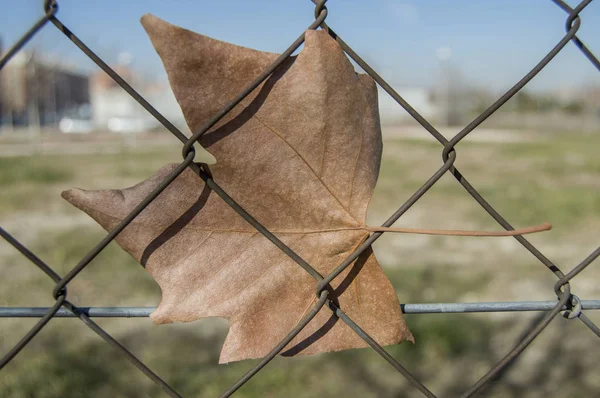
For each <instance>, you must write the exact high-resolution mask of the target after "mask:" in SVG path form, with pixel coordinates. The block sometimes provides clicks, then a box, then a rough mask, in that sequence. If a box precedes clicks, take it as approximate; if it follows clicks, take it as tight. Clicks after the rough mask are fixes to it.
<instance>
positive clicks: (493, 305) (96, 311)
mask: <svg viewBox="0 0 600 398" xmlns="http://www.w3.org/2000/svg"><path fill="white" fill-rule="evenodd" d="M555 305H556V301H505V302H489V303H420V304H401V307H402V312H403V313H405V314H442V313H445V314H452V313H454V314H456V313H469V312H524V311H550V310H551V309H552V308H553V307H554V306H555ZM581 306H582V309H585V310H600V300H582V301H581ZM155 308H156V307H77V311H79V312H81V313H84V314H85V315H87V316H88V317H90V318H145V317H148V316H149V315H150V313H151V312H152V311H154V309H155ZM49 309H50V308H49V307H0V318H41V317H43V316H44V315H45V314H46V313H47V312H48V310H49ZM566 309H567V308H566V307H565V308H563V310H566ZM54 317H55V318H75V315H74V314H73V313H72V312H70V311H68V310H66V309H64V308H61V309H60V310H58V312H57V313H56V315H54Z"/></svg>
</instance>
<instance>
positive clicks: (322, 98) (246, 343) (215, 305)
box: [63, 15, 413, 362]
mask: <svg viewBox="0 0 600 398" xmlns="http://www.w3.org/2000/svg"><path fill="white" fill-rule="evenodd" d="M142 24H143V25H144V27H145V28H146V30H147V32H148V34H149V35H150V38H151V40H152V43H153V44H154V47H155V48H156V50H157V51H158V53H159V55H160V57H161V58H162V60H163V63H164V65H165V68H166V70H167V73H168V76H169V80H170V83H171V86H172V88H173V91H174V93H175V96H176V98H177V100H178V101H179V104H180V105H181V108H182V109H183V112H184V115H185V118H186V120H187V123H188V125H189V127H190V128H191V129H192V131H196V130H197V129H198V128H199V127H200V126H201V125H202V123H203V122H205V121H206V120H207V119H208V118H209V117H210V116H212V115H213V114H214V113H215V112H216V111H217V110H219V108H221V107H222V106H223V105H224V104H225V103H226V102H228V101H229V100H231V99H232V98H233V97H235V95H236V94H238V93H239V92H240V91H241V90H242V89H243V88H244V87H245V86H246V85H248V84H249V83H250V82H251V81H252V80H253V79H254V78H255V77H256V76H257V75H259V74H260V73H261V72H262V71H263V70H264V69H265V68H266V67H267V66H268V65H269V64H271V63H272V62H273V61H274V60H275V58H276V57H277V55H276V54H271V53H265V52H260V51H256V50H251V49H247V48H243V47H238V46H235V45H231V44H228V43H224V42H220V41H217V40H214V39H211V38H208V37H205V36H201V35H198V34H196V33H193V32H190V31H188V30H185V29H182V28H179V27H176V26H173V25H170V24H168V23H166V22H164V21H161V20H160V19H158V18H156V17H154V16H151V15H146V16H144V17H143V18H142ZM200 143H201V145H202V146H203V147H205V148H206V149H207V150H208V151H209V152H210V153H212V154H213V155H214V156H215V158H216V159H217V164H216V165H213V166H211V171H212V174H213V176H214V179H215V181H216V182H217V183H218V184H220V185H221V186H222V187H223V188H224V189H225V191H226V192H228V193H229V195H230V196H231V197H233V198H234V199H235V200H236V201H237V202H239V204H240V205H241V206H242V207H243V208H244V209H245V210H246V211H248V212H249V213H250V214H252V215H253V216H254V217H255V218H256V219H257V220H258V221H259V222H261V223H262V224H263V225H264V226H266V227H267V228H268V229H269V230H271V231H272V232H273V233H274V234H275V235H276V236H277V237H279V238H280V239H281V240H282V241H283V242H284V243H285V244H286V245H288V246H289V247H290V248H291V249H292V250H294V251H295V252H296V253H298V254H299V255H300V256H301V257H302V258H304V259H305V260H306V261H308V263H309V264H311V265H312V266H313V267H314V268H315V269H317V270H318V271H319V272H320V273H321V274H322V275H326V274H328V273H329V272H330V271H331V270H332V269H333V268H335V266H337V265H338V264H339V263H340V262H341V261H342V260H343V259H344V258H346V257H347V256H348V255H349V254H350V253H351V252H352V251H353V250H354V249H355V248H356V247H357V246H358V245H359V244H361V243H362V242H363V241H364V240H365V238H366V237H367V236H368V232H367V231H365V230H360V229H354V230H352V229H351V228H356V227H361V226H364V225H365V217H366V211H367V205H368V203H369V200H370V198H371V195H372V193H373V189H374V187H375V183H376V180H377V176H378V173H379V164H380V160H381V130H380V124H379V115H378V109H377V90H376V87H375V84H374V82H373V80H372V79H371V78H370V77H369V76H367V75H362V74H357V73H355V71H354V68H353V67H352V65H351V63H350V62H349V60H348V59H347V58H346V56H345V54H344V53H343V51H342V50H341V48H340V47H339V45H338V44H337V43H336V42H335V40H333V39H332V38H331V37H330V36H329V35H328V34H327V33H326V32H324V31H307V32H306V42H305V45H304V48H303V49H302V51H301V53H300V54H299V55H298V56H297V57H293V58H290V59H289V60H288V61H286V62H285V63H284V64H283V65H282V66H281V67H280V68H279V69H277V70H276V71H275V72H274V73H273V75H272V76H271V77H269V78H268V79H267V80H266V81H265V83H263V84H262V85H261V86H260V87H258V88H257V89H256V90H255V91H254V92H253V93H252V94H251V95H250V96H249V97H248V98H246V99H245V100H244V101H243V103H242V104H240V105H238V106H237V107H236V108H235V109H234V110H233V111H232V112H230V113H229V114H228V115H227V116H226V117H225V118H224V119H223V120H222V121H221V122H220V123H219V124H218V125H217V126H215V127H214V128H213V129H212V130H211V131H210V132H208V133H207V134H205V135H204V136H203V137H202V139H201V141H200ZM174 167H175V165H168V166H165V167H163V168H162V169H160V170H159V171H158V172H157V173H156V174H155V175H154V176H152V177H151V178H149V179H148V180H146V181H144V182H142V183H140V184H138V185H136V186H134V187H132V188H127V189H124V190H111V191H83V190H80V189H72V190H69V191H66V192H64V193H63V197H64V198H65V199H66V200H68V201H69V202H71V203H72V204H73V205H75V206H77V207H78V208H80V209H82V210H83V211H85V212H86V213H88V214H89V215H90V216H91V217H93V218H94V219H95V220H96V221H97V222H98V223H99V224H101V225H102V226H103V227H104V228H105V229H106V230H111V229H112V228H114V227H115V226H116V225H117V224H118V223H119V222H120V221H121V220H122V219H123V218H124V217H125V216H126V215H127V214H128V213H129V212H130V211H131V210H132V209H133V208H134V207H135V206H136V205H137V204H138V203H139V202H140V201H141V200H142V199H143V198H144V197H145V196H146V195H148V194H149V193H150V192H151V191H152V190H153V189H154V188H155V187H156V186H157V185H158V184H159V183H160V182H161V181H162V180H163V178H164V177H165V176H166V175H167V174H168V173H169V172H170V171H171V170H172V169H173V168H174ZM346 229H348V230H346ZM116 241H117V242H118V244H119V245H121V247H122V248H123V249H125V250H126V251H127V252H129V253H130V254H131V255H132V256H133V257H134V258H135V259H136V260H137V261H139V262H140V263H141V264H142V265H144V266H145V267H146V269H147V270H148V271H149V272H150V273H151V274H152V276H153V277H154V279H155V280H156V281H157V282H158V284H159V285H160V287H161V289H162V293H163V296H162V301H161V303H160V305H159V306H158V308H157V309H156V310H155V311H154V312H153V313H152V315H151V318H152V319H153V320H154V322H156V323H168V322H176V321H180V322H187V321H193V320H196V319H199V318H204V317H212V316H218V317H224V318H227V319H229V320H230V330H229V334H228V335H227V339H226V340H225V343H224V345H223V349H222V352H221V357H220V362H230V361H237V360H241V359H246V358H257V357H262V356H264V355H266V354H267V353H268V352H269V351H270V350H271V349H272V348H273V347H274V346H275V345H276V344H277V343H278V342H279V341H280V340H281V339H282V338H283V337H284V336H285V335H286V334H287V333H288V332H289V331H290V330H291V329H292V328H293V327H294V326H295V325H296V324H297V322H298V321H299V320H300V319H301V318H302V317H303V315H304V314H305V313H306V312H307V311H308V310H309V309H310V308H311V307H312V306H313V305H314V303H315V300H316V296H315V287H316V282H315V280H314V279H313V278H312V277H310V276H309V275H308V274H307V273H306V272H305V271H304V270H303V269H302V268H300V267H299V266H298V265H297V264H296V263H294V262H293V261H292V260H291V259H290V258H288V257H287V256H286V255H285V254H283V253H282V252H281V251H280V250H279V249H278V248H276V247H275V246H274V245H273V244H272V243H271V242H269V241H268V240H267V239H266V238H264V237H263V236H262V235H261V234H260V233H258V232H257V231H256V230H254V229H253V228H252V227H251V226H250V225H249V224H247V223H246V222H245V221H244V220H243V219H242V218H241V217H240V216H239V215H238V214H237V213H235V212H234V211H233V210H232V209H231V208H230V207H229V206H228V205H227V204H226V203H225V202H223V200H222V199H221V198H219V197H218V196H217V195H216V194H215V193H214V192H212V191H211V190H210V189H209V188H208V187H207V186H205V184H204V182H203V181H202V180H201V179H200V178H199V177H198V176H197V175H196V174H195V173H194V172H193V171H191V170H189V169H188V170H186V171H185V172H184V173H183V174H182V175H180V176H179V177H178V178H177V179H176V180H175V181H174V182H173V183H172V184H171V185H170V186H169V187H168V188H167V189H166V190H165V191H164V192H162V193H161V194H160V195H159V196H158V197H157V198H156V199H155V200H154V201H153V202H152V203H151V204H150V205H149V206H148V207H147V208H146V209H145V210H144V211H143V212H142V213H141V214H140V215H139V216H138V217H137V218H136V219H135V220H134V221H133V222H132V223H131V224H130V225H129V226H128V227H127V228H126V229H125V230H124V231H123V232H122V233H121V234H120V235H119V236H118V237H117V238H116ZM332 287H333V288H334V290H335V296H336V297H334V299H335V301H336V302H338V303H339V306H340V307H341V308H342V309H343V310H344V311H345V312H346V313H347V314H348V315H349V316H350V317H351V318H353V319H354V320H355V321H356V323H358V325H359V326H361V327H362V328H363V329H364V330H365V331H366V332H367V333H369V334H370V335H371V336H372V337H373V338H374V339H375V340H376V341H377V342H378V343H379V344H381V345H389V344H396V343H399V342H400V341H403V340H411V341H413V337H412V335H411V333H410V331H409V330H408V328H407V326H406V324H405V323H404V320H403V318H402V314H401V311H400V305H399V302H398V299H397V297H396V294H395V292H394V289H393V287H392V286H391V284H390V282H389V281H388V279H387V278H386V276H385V275H384V273H383V271H382V270H381V267H380V266H379V264H378V263H377V260H376V259H375V255H374V254H373V252H372V251H371V250H367V251H366V252H364V253H363V254H362V255H361V256H360V257H359V258H358V259H357V260H356V261H355V263H353V264H352V265H351V266H350V267H348V268H347V270H346V271H345V272H343V273H342V274H341V275H340V276H338V278H336V279H335V280H334V281H333V282H332ZM365 346H366V343H365V342H364V341H363V340H362V339H361V338H360V337H359V336H358V335H356V334H355V333H354V332H353V331H352V330H351V329H350V328H349V327H348V326H346V325H345V324H344V322H342V321H340V320H338V319H337V318H336V317H335V316H334V315H333V314H332V312H331V311H330V310H329V309H328V308H326V307H324V308H322V309H321V311H320V312H319V314H318V315H317V316H316V317H315V318H314V319H313V320H312V321H311V322H310V323H309V325H308V326H307V327H306V328H305V329H304V330H303V331H302V332H301V333H300V334H299V335H298V336H297V337H296V338H295V339H294V340H293V341H292V342H291V343H290V344H289V345H288V346H287V347H286V349H285V350H284V355H295V354H312V353H318V352H327V351H338V350H344V349H349V348H356V347H365Z"/></svg>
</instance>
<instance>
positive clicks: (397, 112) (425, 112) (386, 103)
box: [378, 85, 437, 125]
mask: <svg viewBox="0 0 600 398" xmlns="http://www.w3.org/2000/svg"><path fill="white" fill-rule="evenodd" d="M393 89H394V90H395V91H396V92H397V93H398V94H400V96H401V97H402V98H403V99H404V100H405V101H406V102H408V104H409V105H410V106H411V107H413V108H414V109H415V110H416V111H417V112H419V113H420V114H421V115H422V116H423V117H425V118H426V119H431V118H435V117H436V116H437V110H436V107H435V104H434V103H433V102H432V100H431V95H430V93H429V90H428V89H426V88H423V87H407V86H399V85H393ZM378 95H379V114H380V118H381V124H382V125H393V124H402V123H405V122H407V121H411V120H412V116H410V115H409V114H408V112H406V111H405V110H404V108H402V107H401V106H400V105H399V104H398V103H397V102H396V101H395V100H394V99H393V98H392V97H390V95H389V94H388V93H386V92H385V91H384V90H383V89H382V88H379V92H378Z"/></svg>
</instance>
